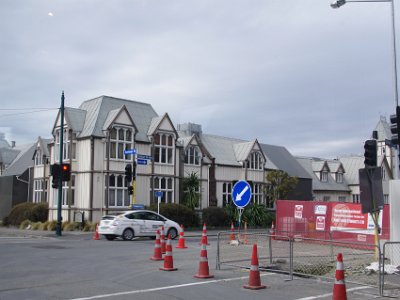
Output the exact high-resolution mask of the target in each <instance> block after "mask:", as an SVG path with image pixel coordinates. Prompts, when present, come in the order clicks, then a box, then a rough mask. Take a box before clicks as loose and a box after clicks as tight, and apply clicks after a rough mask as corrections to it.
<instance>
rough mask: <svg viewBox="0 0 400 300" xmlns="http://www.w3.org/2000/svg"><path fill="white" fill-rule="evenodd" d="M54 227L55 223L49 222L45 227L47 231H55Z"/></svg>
mask: <svg viewBox="0 0 400 300" xmlns="http://www.w3.org/2000/svg"><path fill="white" fill-rule="evenodd" d="M56 226H57V221H50V222H49V224H48V225H47V230H49V231H55V230H56Z"/></svg>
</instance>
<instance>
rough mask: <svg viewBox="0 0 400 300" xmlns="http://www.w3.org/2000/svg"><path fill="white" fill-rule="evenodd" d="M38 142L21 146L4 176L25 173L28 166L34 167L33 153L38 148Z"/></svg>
mask: <svg viewBox="0 0 400 300" xmlns="http://www.w3.org/2000/svg"><path fill="white" fill-rule="evenodd" d="M36 144H37V143H36V142H35V143H33V144H27V145H22V146H19V147H18V148H19V149H20V150H21V151H20V152H19V154H18V155H17V157H16V158H15V159H14V161H13V162H12V163H11V165H9V166H8V168H7V169H6V170H5V171H4V173H3V176H18V175H21V174H23V173H24V172H25V171H26V170H27V169H28V168H30V167H33V160H32V157H33V153H34V152H35V150H36Z"/></svg>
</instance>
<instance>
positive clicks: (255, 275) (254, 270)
mask: <svg viewBox="0 0 400 300" xmlns="http://www.w3.org/2000/svg"><path fill="white" fill-rule="evenodd" d="M243 287H244V288H245V289H251V290H260V289H265V288H266V286H265V285H262V284H261V278H260V271H259V270H258V254H257V244H254V245H253V254H252V256H251V266H250V275H249V283H248V284H245V285H244V286H243Z"/></svg>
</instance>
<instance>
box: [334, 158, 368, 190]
mask: <svg viewBox="0 0 400 300" xmlns="http://www.w3.org/2000/svg"><path fill="white" fill-rule="evenodd" d="M339 160H340V162H341V163H342V164H343V167H344V168H345V170H346V173H345V174H344V178H345V179H346V181H347V182H348V184H351V185H357V184H359V183H360V182H359V176H358V170H360V169H362V168H364V167H365V166H364V156H347V157H341V158H339Z"/></svg>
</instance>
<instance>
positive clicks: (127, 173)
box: [125, 164, 132, 183]
mask: <svg viewBox="0 0 400 300" xmlns="http://www.w3.org/2000/svg"><path fill="white" fill-rule="evenodd" d="M125 181H126V182H127V183H129V182H131V181H132V165H131V164H127V165H126V166H125Z"/></svg>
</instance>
